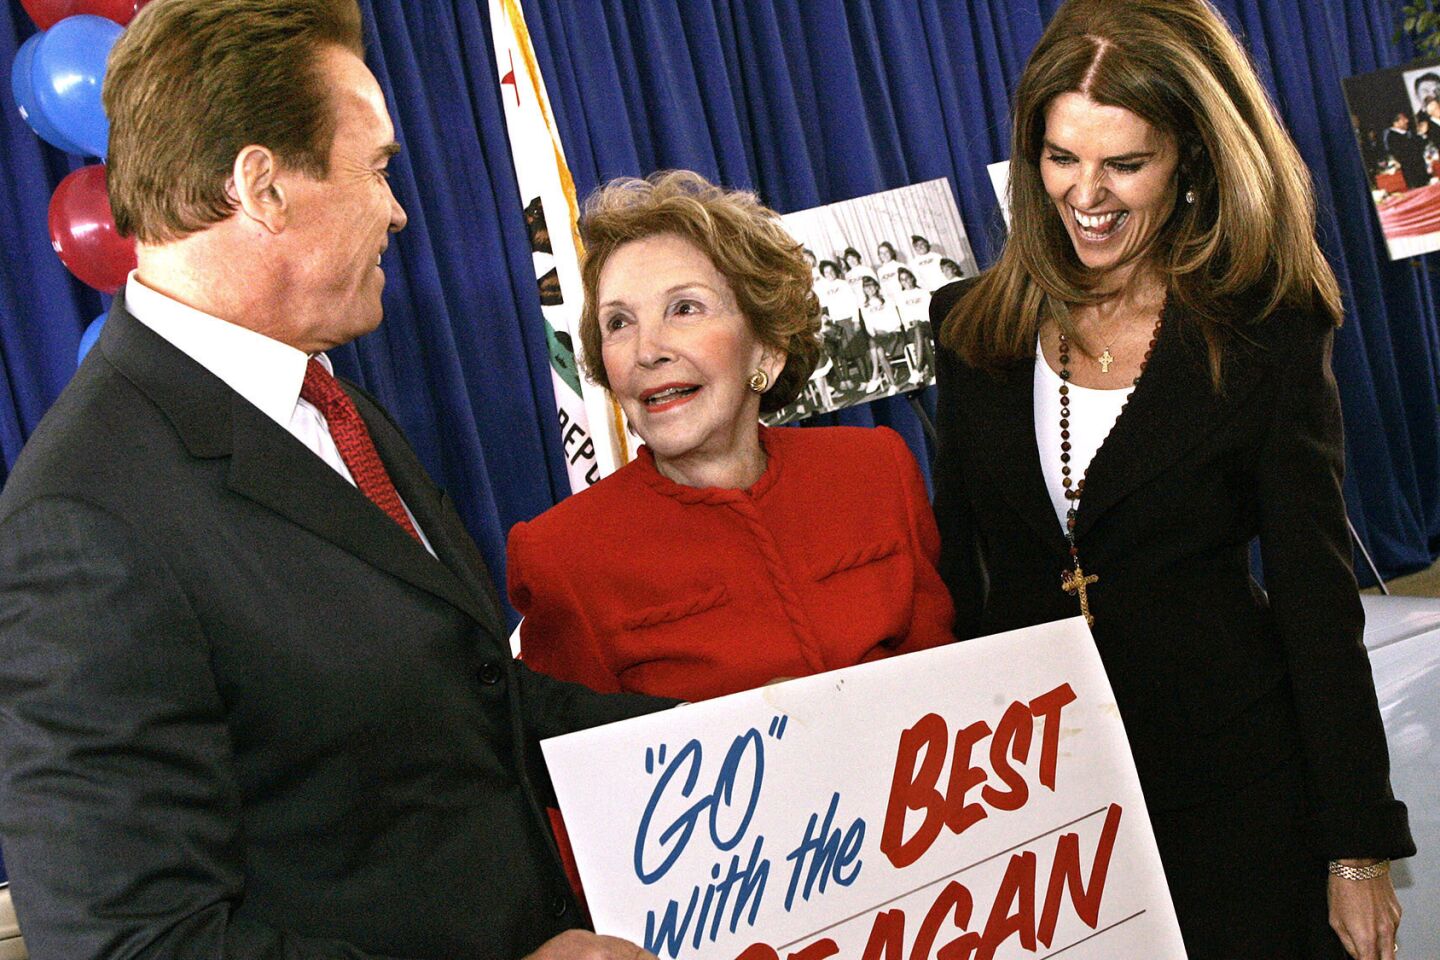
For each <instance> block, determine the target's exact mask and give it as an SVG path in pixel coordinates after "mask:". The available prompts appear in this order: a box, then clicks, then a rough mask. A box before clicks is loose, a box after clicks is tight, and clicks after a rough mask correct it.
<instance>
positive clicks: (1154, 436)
mask: <svg viewBox="0 0 1440 960" xmlns="http://www.w3.org/2000/svg"><path fill="white" fill-rule="evenodd" d="M1255 353H1256V348H1255V347H1253V346H1250V345H1247V344H1244V343H1242V342H1239V338H1234V342H1232V344H1231V345H1230V347H1228V348H1227V355H1226V365H1225V379H1224V384H1225V391H1224V393H1223V395H1222V394H1217V393H1216V392H1215V390H1214V388H1213V387H1212V386H1211V382H1210V368H1209V363H1208V360H1207V356H1206V348H1205V340H1204V337H1203V336H1202V335H1201V333H1200V330H1199V328H1198V327H1197V326H1196V325H1195V324H1194V323H1191V322H1187V320H1186V318H1185V317H1184V316H1183V315H1181V314H1180V313H1179V311H1177V310H1175V309H1173V308H1167V310H1166V314H1165V323H1164V325H1163V326H1162V327H1161V330H1160V338H1159V340H1158V342H1157V343H1156V345H1155V351H1154V355H1153V356H1151V358H1150V362H1149V364H1148V365H1147V366H1146V369H1145V374H1144V375H1143V376H1142V377H1141V378H1140V382H1139V383H1138V384H1137V385H1136V386H1135V391H1134V392H1133V393H1132V394H1131V395H1130V401H1129V402H1128V403H1127V404H1126V406H1125V410H1124V412H1123V413H1121V415H1120V419H1119V420H1117V421H1115V427H1114V429H1112V430H1111V431H1110V435H1109V436H1108V437H1106V438H1105V442H1104V443H1103V444H1101V446H1100V449H1099V450H1098V451H1097V452H1096V454H1095V458H1094V459H1093V460H1091V461H1090V467H1089V469H1088V470H1087V471H1086V473H1085V496H1084V498H1082V499H1081V501H1080V510H1079V512H1078V514H1077V516H1076V518H1075V536H1076V538H1077V539H1080V540H1083V538H1084V536H1085V533H1086V531H1088V530H1090V529H1091V528H1092V527H1094V526H1095V524H1096V522H1098V520H1099V518H1100V517H1102V516H1104V515H1105V513H1106V511H1108V510H1110V509H1111V508H1112V507H1114V506H1115V505H1116V504H1118V503H1119V502H1120V501H1121V500H1123V499H1124V498H1125V497H1127V496H1129V495H1130V494H1131V493H1133V492H1135V490H1136V489H1138V488H1139V487H1140V486H1142V485H1143V484H1145V483H1146V482H1147V481H1149V480H1151V479H1152V478H1154V477H1155V476H1157V475H1158V474H1160V473H1161V472H1162V471H1164V470H1167V469H1169V468H1170V467H1171V466H1173V465H1174V463H1175V462H1176V461H1177V460H1179V459H1180V458H1181V457H1182V456H1183V455H1184V454H1185V453H1186V452H1187V451H1189V450H1190V449H1191V448H1192V447H1194V446H1195V445H1196V444H1198V443H1200V441H1202V440H1203V439H1204V438H1205V437H1206V436H1207V435H1208V434H1209V433H1210V432H1211V431H1212V430H1214V429H1215V428H1216V427H1218V426H1220V425H1221V424H1222V423H1223V422H1224V421H1225V419H1226V418H1227V416H1228V415H1229V414H1230V413H1231V412H1233V411H1234V409H1235V408H1236V406H1237V405H1238V404H1240V403H1241V402H1242V401H1243V400H1244V399H1245V398H1246V396H1247V395H1248V394H1249V393H1250V391H1251V390H1252V389H1253V388H1254V387H1255V385H1256V384H1257V383H1258V382H1259V381H1260V374H1261V373H1262V371H1263V369H1264V365H1263V363H1262V362H1261V361H1260V359H1259V358H1258V357H1257V356H1256V355H1255Z"/></svg>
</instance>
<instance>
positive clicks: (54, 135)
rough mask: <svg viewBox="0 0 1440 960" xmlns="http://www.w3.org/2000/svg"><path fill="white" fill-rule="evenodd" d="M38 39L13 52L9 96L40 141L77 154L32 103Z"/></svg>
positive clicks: (33, 101) (38, 37)
mask: <svg viewBox="0 0 1440 960" xmlns="http://www.w3.org/2000/svg"><path fill="white" fill-rule="evenodd" d="M41 36H43V34H39V33H37V34H35V35H33V36H32V37H30V39H29V40H26V41H25V42H24V43H22V44H20V49H19V50H18V51H16V53H15V62H14V63H12V64H11V65H10V92H11V94H13V95H14V97H15V106H17V107H19V108H20V116H21V117H23V118H24V120H25V122H26V123H28V124H29V125H30V129H31V130H34V131H35V133H36V135H37V136H38V137H40V139H41V140H44V141H45V142H46V143H48V144H50V145H51V146H55V147H59V148H60V149H61V150H64V151H65V152H66V153H81V152H82V151H81V149H80V148H79V147H77V146H75V144H73V143H71V142H70V141H69V140H66V139H65V138H64V137H62V136H61V135H60V131H59V130H56V129H55V127H54V126H53V125H52V124H51V123H50V122H49V121H48V120H46V119H45V114H44V113H42V112H41V111H40V109H39V107H38V105H37V104H36V102H35V48H36V47H38V46H39V45H40V37H41Z"/></svg>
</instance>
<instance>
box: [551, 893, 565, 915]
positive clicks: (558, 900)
mask: <svg viewBox="0 0 1440 960" xmlns="http://www.w3.org/2000/svg"><path fill="white" fill-rule="evenodd" d="M569 909H570V904H569V902H568V901H566V899H565V898H564V897H562V896H560V895H559V894H558V893H557V894H556V895H555V896H554V897H553V898H552V899H551V900H550V912H551V913H553V914H555V916H557V917H563V916H565V913H566V911H568V910H569Z"/></svg>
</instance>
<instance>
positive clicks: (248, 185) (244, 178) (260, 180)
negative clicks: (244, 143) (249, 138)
mask: <svg viewBox="0 0 1440 960" xmlns="http://www.w3.org/2000/svg"><path fill="white" fill-rule="evenodd" d="M226 192H227V193H229V194H230V198H231V199H232V200H234V201H235V204H236V206H238V207H239V208H240V212H241V213H242V214H244V215H245V216H246V217H249V218H250V219H251V220H252V221H254V222H255V223H257V224H259V225H260V226H262V227H264V228H265V229H266V230H268V231H270V232H271V233H280V232H281V231H282V230H284V229H285V223H286V220H287V217H288V213H289V208H288V205H287V201H286V196H285V188H284V186H283V185H282V184H281V183H280V168H279V165H278V164H277V163H276V162H275V155H274V154H273V153H271V152H270V150H269V148H268V147H262V146H258V145H255V144H251V145H250V146H248V147H244V148H242V149H241V150H240V152H239V153H237V154H236V155H235V165H234V167H233V168H232V169H231V171H230V182H229V183H228V184H226Z"/></svg>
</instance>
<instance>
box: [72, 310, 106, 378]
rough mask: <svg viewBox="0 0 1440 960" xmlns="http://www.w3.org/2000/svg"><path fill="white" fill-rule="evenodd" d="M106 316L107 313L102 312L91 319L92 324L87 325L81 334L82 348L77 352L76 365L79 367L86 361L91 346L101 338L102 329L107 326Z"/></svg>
mask: <svg viewBox="0 0 1440 960" xmlns="http://www.w3.org/2000/svg"><path fill="white" fill-rule="evenodd" d="M105 317H106V314H103V313H102V314H100V316H98V317H96V318H95V319H94V320H91V321H90V326H88V327H86V328H85V332H84V333H83V334H81V335H80V349H79V350H77V351H76V353H75V366H77V367H78V366H80V364H82V363H84V362H85V354H87V353H89V352H90V348H91V347H93V346H95V341H96V340H99V339H100V331H101V330H102V329H104V327H105Z"/></svg>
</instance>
